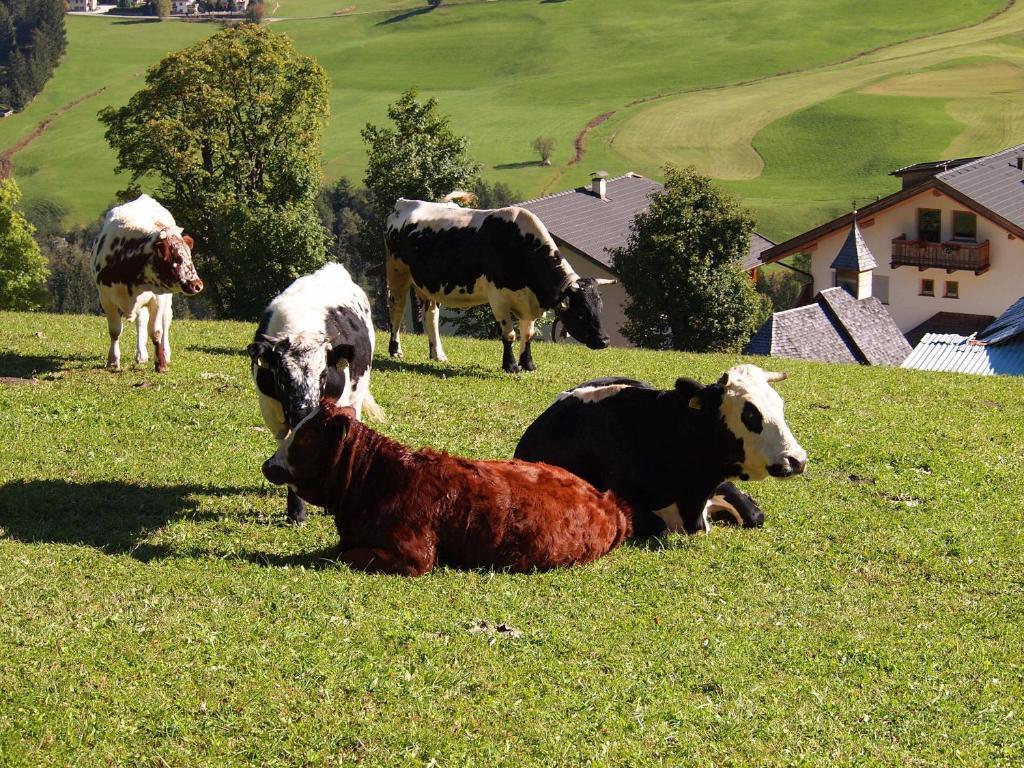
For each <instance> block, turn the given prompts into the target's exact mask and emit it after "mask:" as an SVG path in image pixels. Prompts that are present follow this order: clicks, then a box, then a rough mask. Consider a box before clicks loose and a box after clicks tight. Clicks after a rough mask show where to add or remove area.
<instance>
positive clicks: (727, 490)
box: [515, 365, 807, 535]
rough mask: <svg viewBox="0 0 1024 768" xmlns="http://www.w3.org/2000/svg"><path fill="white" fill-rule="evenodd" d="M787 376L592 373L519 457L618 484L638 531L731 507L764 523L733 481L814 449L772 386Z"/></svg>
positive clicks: (600, 484)
mask: <svg viewBox="0 0 1024 768" xmlns="http://www.w3.org/2000/svg"><path fill="white" fill-rule="evenodd" d="M784 378H785V374H783V373H772V372H767V371H763V370H761V369H760V368H758V367H757V366H755V365H738V366H735V367H734V368H731V369H729V370H728V371H726V373H725V374H724V375H723V376H722V377H721V379H719V380H718V382H716V383H715V384H710V385H708V386H704V385H703V384H700V383H698V382H696V381H693V380H692V379H687V378H680V379H678V380H677V381H676V385H675V388H674V389H672V390H668V391H662V390H658V389H654V388H653V387H651V386H650V385H648V384H644V383H643V382H639V381H634V380H633V379H622V378H608V379H597V380H594V381H588V382H586V383H584V384H581V385H579V386H578V387H575V388H574V389H570V390H568V391H567V392H563V393H562V394H561V395H559V397H558V399H557V400H555V402H554V403H553V404H552V405H551V406H550V407H549V408H548V409H547V410H546V411H544V413H542V414H541V415H540V416H539V417H538V418H537V420H536V421H534V422H533V424H531V425H530V426H529V427H528V428H527V430H526V432H525V433H524V434H523V436H522V438H521V439H520V441H519V445H518V446H516V450H515V457H516V458H517V459H524V460H526V461H543V462H546V463H548V464H554V465H556V466H560V467H563V468H565V469H568V470H569V471H570V472H572V473H574V474H576V475H578V476H579V477H582V478H583V479H584V480H587V481H588V482H590V483H591V484H592V485H593V486H595V487H596V488H597V489H598V490H602V491H603V490H612V491H615V492H616V493H618V494H619V495H620V496H622V497H623V498H624V499H625V500H626V501H627V502H629V504H630V505H631V506H632V507H633V508H634V510H635V513H636V518H635V520H634V525H635V527H636V529H637V534H638V535H644V534H648V535H649V534H652V533H656V532H658V530H659V529H661V528H662V527H666V526H667V527H668V529H669V530H671V531H685V532H688V533H694V532H697V531H701V530H708V528H709V526H710V520H709V517H710V516H714V515H719V514H721V513H723V512H724V513H726V514H729V515H731V516H733V517H735V518H737V519H738V522H741V523H742V524H744V525H748V526H751V525H759V524H760V522H761V520H762V519H763V516H762V515H761V513H760V510H759V509H758V508H757V505H756V504H754V503H753V501H752V500H750V499H749V497H747V496H746V495H745V494H743V493H742V492H741V491H739V489H737V488H736V487H735V486H734V485H732V483H730V482H726V481H729V480H733V479H742V480H762V479H764V478H765V477H768V476H772V477H780V478H782V477H793V476H794V475H798V474H800V473H802V472H803V471H804V466H805V465H806V463H807V453H806V452H805V451H804V449H803V448H801V447H800V445H799V444H798V443H797V441H796V439H795V438H794V437H793V433H792V432H790V430H789V427H788V426H787V425H786V422H785V418H784V416H783V404H782V398H781V397H779V394H778V393H777V392H776V391H775V390H774V389H772V387H771V386H770V384H771V382H775V381H781V380H782V379H784Z"/></svg>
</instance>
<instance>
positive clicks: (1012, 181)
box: [935, 144, 1024, 226]
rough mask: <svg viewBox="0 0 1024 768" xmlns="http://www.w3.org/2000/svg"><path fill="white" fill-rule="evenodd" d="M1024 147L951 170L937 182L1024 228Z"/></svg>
mask: <svg viewBox="0 0 1024 768" xmlns="http://www.w3.org/2000/svg"><path fill="white" fill-rule="evenodd" d="M1018 157H1024V144H1018V145H1017V146H1015V147H1010V148H1009V149H1004V150H1003V151H1002V152H996V153H995V154H994V155H988V156H987V157H982V158H980V159H978V160H975V161H974V162H972V163H965V164H964V165H960V166H957V167H956V168H951V169H950V170H948V171H943V172H942V173H939V174H937V175H936V176H935V178H936V179H938V180H939V181H942V182H944V183H946V184H948V185H949V186H950V187H952V188H953V189H955V190H956V191H957V192H960V193H961V194H963V195H966V196H967V197H969V198H971V199H972V200H974V201H975V202H977V203H979V204H981V205H983V206H984V207H986V208H988V209H989V210H990V211H993V212H994V213H997V214H998V215H1000V216H1002V217H1003V218H1004V219H1007V220H1009V221H1011V222H1013V223H1014V224H1016V225H1017V226H1024V170H1021V169H1019V168H1018V167H1017V158H1018Z"/></svg>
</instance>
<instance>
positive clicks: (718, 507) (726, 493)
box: [707, 482, 764, 528]
mask: <svg viewBox="0 0 1024 768" xmlns="http://www.w3.org/2000/svg"><path fill="white" fill-rule="evenodd" d="M707 513H708V517H709V518H710V519H711V520H712V521H714V522H724V523H728V524H730V525H741V526H743V527H744V528H760V527H761V526H762V525H764V512H763V511H762V510H761V508H760V507H759V506H758V505H757V502H756V501H754V500H753V499H752V498H751V497H750V496H748V495H747V494H745V493H744V492H743V491H741V490H740V489H739V488H737V487H736V486H735V485H734V484H733V483H730V482H724V483H722V484H721V485H719V486H718V487H717V488H716V489H715V492H714V494H712V496H711V498H710V499H708V503H707Z"/></svg>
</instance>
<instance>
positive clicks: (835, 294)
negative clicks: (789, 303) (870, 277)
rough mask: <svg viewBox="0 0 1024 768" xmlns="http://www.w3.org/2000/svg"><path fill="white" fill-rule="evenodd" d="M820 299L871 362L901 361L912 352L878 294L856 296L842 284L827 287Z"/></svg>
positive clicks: (891, 363) (868, 361) (893, 363)
mask: <svg viewBox="0 0 1024 768" xmlns="http://www.w3.org/2000/svg"><path fill="white" fill-rule="evenodd" d="M818 303H819V304H822V305H823V306H825V307H827V308H828V309H829V310H830V311H831V312H832V314H833V315H834V316H835V318H836V320H837V321H838V322H839V324H840V325H841V326H842V327H843V329H844V330H845V331H846V333H847V334H848V335H849V336H850V338H851V339H852V340H853V343H854V345H855V346H856V348H857V350H858V351H859V352H860V357H862V358H863V360H864V362H866V363H868V364H869V365H899V364H900V363H902V362H903V361H904V360H905V359H906V357H907V355H909V354H910V350H911V346H910V344H909V342H908V341H907V340H906V339H905V338H904V337H903V334H902V333H900V329H899V328H897V327H896V321H895V320H893V319H892V315H890V314H889V310H887V309H886V308H885V305H884V304H883V303H882V302H881V301H879V300H878V299H877V298H876V297H874V296H869V297H868V298H866V299H860V300H857V299H855V298H853V296H851V295H850V294H849V293H847V292H846V291H845V290H844V289H842V288H828V289H827V290H824V291H822V292H821V293H819V294H818Z"/></svg>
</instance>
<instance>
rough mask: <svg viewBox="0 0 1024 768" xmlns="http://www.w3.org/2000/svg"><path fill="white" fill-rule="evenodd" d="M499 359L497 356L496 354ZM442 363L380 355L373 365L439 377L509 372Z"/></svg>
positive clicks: (480, 376)
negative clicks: (410, 361)
mask: <svg viewBox="0 0 1024 768" xmlns="http://www.w3.org/2000/svg"><path fill="white" fill-rule="evenodd" d="M495 359H497V356H495ZM441 365H442V364H439V363H407V362H405V361H404V360H399V359H398V358H394V357H380V358H375V359H374V361H373V367H374V369H375V370H378V371H395V372H397V373H419V374H423V375H424V376H433V377H435V378H438V379H459V378H464V377H470V378H475V379H493V378H497V377H499V376H507V375H508V374H506V373H503V372H501V370H500V368H499V367H498V366H497V365H495V369H494V373H489V372H488V371H485V370H483V369H482V368H479V367H472V368H456V367H446V366H445V367H440V366H441Z"/></svg>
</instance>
